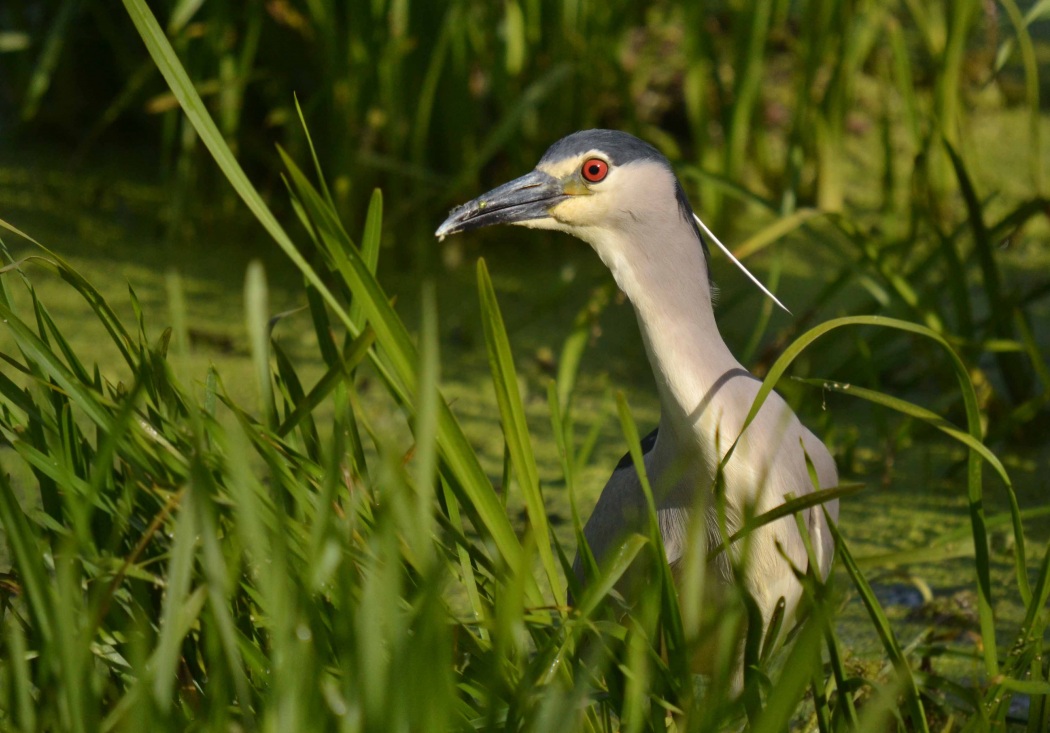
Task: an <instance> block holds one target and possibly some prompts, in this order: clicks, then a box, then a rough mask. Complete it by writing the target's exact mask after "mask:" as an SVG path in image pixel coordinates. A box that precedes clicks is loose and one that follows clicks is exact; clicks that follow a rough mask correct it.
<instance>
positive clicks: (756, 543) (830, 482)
mask: <svg viewBox="0 0 1050 733" xmlns="http://www.w3.org/2000/svg"><path fill="white" fill-rule="evenodd" d="M698 221H699V220H698V219H696V218H695V216H694V214H693V210H692V208H691V207H690V205H689V201H688V199H687V198H686V196H685V192H684V191H683V190H682V186H681V184H680V183H679V182H678V179H677V178H676V177H675V174H674V171H673V170H672V169H671V165H670V163H669V162H668V161H667V159H666V158H665V157H664V156H663V155H661V154H660V153H659V151H657V150H656V148H654V147H653V146H651V145H649V144H648V143H645V142H643V141H641V140H639V139H638V138H636V137H634V136H632V135H628V134H626V133H623V132H616V131H612V130H586V131H583V132H576V133H573V134H572V135H569V136H568V137H565V138H563V139H561V140H559V141H558V142H556V143H555V144H554V145H552V146H551V147H550V149H549V150H548V151H547V152H546V154H545V155H544V156H543V158H542V159H541V160H540V162H539V165H537V166H536V169H535V170H533V171H532V172H531V173H528V174H526V175H524V176H522V177H521V178H518V179H517V180H514V181H511V182H510V183H506V184H504V185H502V186H500V187H498V188H496V189H494V190H492V191H489V192H488V193H486V194H484V195H483V196H480V197H478V198H476V199H475V200H473V201H471V202H470V203H468V204H465V205H464V206H461V207H459V208H457V209H455V210H454V211H453V212H452V214H451V215H450V216H449V218H448V219H447V220H446V221H445V223H444V224H442V225H441V227H440V228H439V229H438V230H437V232H436V234H437V236H438V237H444V236H445V235H448V234H454V233H456V232H462V231H467V230H470V229H475V228H478V227H484V226H490V225H493V224H519V225H521V226H526V227H531V228H534V229H555V230H558V231H562V232H568V233H569V234H572V235H574V236H576V237H579V238H580V239H582V240H583V241H585V242H587V243H588V244H590V245H591V247H592V248H594V251H595V252H597V253H598V256H599V257H601V259H602V262H604V263H605V265H606V266H607V267H608V268H609V270H611V271H612V274H613V277H614V278H615V279H616V283H617V285H619V286H620V289H621V290H623V292H624V293H625V294H626V295H627V297H628V298H629V299H630V301H631V304H632V305H633V306H634V311H635V314H636V316H637V318H638V324H639V326H640V327H641V332H642V338H643V340H644V343H645V350H646V352H647V353H648V356H649V363H650V364H651V365H652V369H653V376H654V377H655V378H656V386H657V389H658V391H659V396H660V406H661V416H660V424H659V427H658V429H657V430H656V431H654V432H653V434H652V435H650V436H649V437H648V438H647V439H646V440H645V441H644V442H643V449H644V450H645V456H644V463H645V469H646V472H647V475H648V477H649V479H650V483H651V485H652V488H653V494H654V498H655V501H656V508H657V519H658V524H659V528H660V534H661V537H662V540H663V545H664V550H665V551H666V553H667V561H668V563H669V564H670V566H671V568H672V570H673V571H675V572H678V573H680V572H681V569H682V568H683V567H684V566H685V564H686V563H685V562H684V560H685V558H686V557H687V556H688V555H689V553H692V552H701V553H705V552H706V551H707V550H708V549H710V546H711V545H712V544H718V543H719V542H720V541H721V538H722V537H723V536H724V535H723V529H722V528H721V527H720V526H719V522H720V520H719V517H718V508H717V506H716V504H717V503H716V502H715V501H714V500H713V499H712V498H711V497H712V495H713V492H714V487H715V475H716V471H717V469H718V466H719V462H720V461H722V459H723V457H724V456H725V454H726V451H727V450H728V449H729V447H730V445H731V444H732V443H733V441H734V440H735V439H736V437H737V436H738V435H739V434H740V430H741V428H742V426H743V423H744V420H745V418H746V416H747V413H748V411H749V410H750V408H751V405H752V403H753V400H754V398H755V395H756V394H757V392H758V389H759V386H760V382H759V380H758V379H756V378H755V377H754V376H753V375H751V374H750V373H749V372H748V371H747V370H746V369H745V368H744V367H742V366H741V365H740V363H739V362H738V361H737V360H736V359H735V358H734V357H733V355H732V354H731V353H730V351H729V348H728V347H727V346H726V344H725V342H724V341H723V340H722V337H721V335H720V334H719V332H718V327H717V325H716V324H715V317H714V311H713V309H712V303H711V285H710V282H709V279H708V263H707V257H708V253H707V247H706V245H705V244H704V240H703V237H702V236H701V234H700V231H699V229H698V228H697V222H698ZM807 456H808V459H809V462H810V464H811V465H812V467H813V468H814V469H815V474H816V483H818V484H819V487H820V488H821V489H828V488H833V487H835V486H836V485H837V483H838V477H837V472H836V470H835V463H834V461H833V460H832V458H831V455H830V453H829V452H828V449H827V448H826V447H824V444H823V443H822V442H821V441H820V440H818V439H817V438H816V437H815V436H814V435H813V433H811V432H810V431H809V430H807V429H806V428H805V427H804V426H803V425H802V424H801V423H800V422H799V420H798V418H797V417H796V416H795V414H794V413H793V412H792V411H791V408H789V407H788V406H787V404H786V403H785V402H784V400H783V399H782V398H781V397H780V396H779V395H777V394H776V393H775V392H774V393H772V394H770V395H769V397H768V398H767V399H766V401H765V403H764V404H763V405H762V408H761V410H760V411H759V413H758V415H757V417H756V418H755V420H754V421H753V422H752V423H751V424H750V425H749V426H748V428H747V430H746V431H745V432H744V433H743V435H742V436H741V438H740V440H739V443H738V445H737V446H736V448H735V451H734V453H733V455H732V456H731V458H730V459H729V461H728V462H727V463H726V465H725V467H724V473H723V477H722V480H723V481H724V483H723V487H724V510H725V513H724V521H725V523H726V527H725V529H726V530H728V532H729V533H733V532H735V531H736V530H738V529H740V528H741V527H742V525H743V523H744V521H745V520H746V518H747V517H751V516H756V515H759V514H762V513H764V512H768V511H769V510H771V509H773V508H775V507H777V506H779V505H781V504H783V503H784V502H785V501H786V500H787V498H788V497H789V495H792V496H796V497H798V496H802V495H803V494H807V493H809V492H811V491H813V490H814V480H813V479H812V478H811V475H810V471H809V469H808V467H807ZM705 492H706V493H705ZM825 506H826V507H827V509H828V510H829V513H830V514H831V515H832V516H833V517H837V515H838V505H837V502H834V501H832V502H828V503H827V504H825ZM697 507H703V508H704V511H705V512H706V515H705V517H704V521H705V530H706V531H705V532H704V534H706V537H704V538H703V539H704V541H703V542H701V543H698V544H700V545H704V546H700V547H691V546H689V543H688V542H687V539H688V537H689V536H690V532H689V528H690V513H691V512H693V511H694V509H695V508H697ZM802 516H803V519H804V522H805V525H806V527H807V529H808V532H809V536H810V538H811V540H812V546H813V550H814V554H815V557H816V561H817V564H818V566H819V567H818V568H816V569H817V570H818V572H819V574H820V576H821V577H826V576H827V573H828V570H829V567H830V564H831V559H832V554H833V542H832V538H831V536H830V532H829V530H828V527H827V523H826V520H825V518H824V513H823V511H822V509H821V507H820V506H814V507H812V508H808V509H805V510H803V512H802ZM646 517H647V511H646V501H645V498H644V494H643V492H642V488H641V484H640V482H639V479H638V475H637V473H636V472H635V469H634V467H633V465H632V462H631V461H630V459H629V458H627V457H625V460H622V461H621V462H620V463H619V465H618V466H617V467H616V469H615V470H614V471H613V474H612V477H611V478H610V479H609V482H608V484H606V486H605V489H604V491H602V494H601V497H600V498H599V499H598V504H597V506H595V508H594V512H593V513H592V514H591V517H590V519H589V520H588V521H587V524H586V527H585V529H584V535H585V536H586V539H587V542H588V543H589V544H590V547H591V549H592V551H593V552H594V555H595V558H596V559H597V560H598V562H599V563H601V561H602V560H603V558H605V557H607V556H608V555H609V553H610V552H612V551H613V550H615V549H616V547H617V546H618V544H619V543H620V542H621V541H622V540H623V539H624V537H625V536H626V534H627V533H628V532H641V533H643V534H644V533H645V528H646V526H647V524H646V522H647V519H646ZM693 536H696V534H695V533H694V535H693ZM734 547H736V546H734ZM747 547H748V550H747V557H746V558H745V559H744V560H743V561H742V562H741V563H740V564H739V565H738V570H739V568H742V571H740V574H741V575H743V577H739V578H736V580H737V582H740V583H742V584H743V586H744V587H745V588H746V590H747V591H748V592H749V593H750V594H751V596H752V597H753V598H754V599H755V601H756V602H757V603H758V606H759V609H760V610H761V613H762V617H763V619H764V622H765V623H766V624H768V623H769V622H770V619H771V616H772V615H773V612H774V609H775V608H776V606H777V604H778V602H779V600H780V599H781V598H783V599H784V602H785V608H786V613H785V616H784V621H785V623H784V624H783V627H782V628H785V629H786V628H790V623H791V621H792V619H793V617H794V615H795V611H796V609H797V607H798V602H799V600H800V598H801V595H802V586H801V585H800V583H799V582H798V580H797V579H796V576H795V574H794V573H793V572H792V569H791V566H790V565H789V562H790V563H792V564H794V565H795V567H797V568H806V567H807V565H808V560H807V554H806V550H805V545H804V542H803V539H802V536H801V534H800V533H799V530H798V525H797V523H796V521H795V518H794V517H793V516H786V517H783V518H781V519H778V520H776V521H773V522H771V523H769V524H766V525H764V526H762V527H760V528H759V529H757V530H755V531H754V532H752V533H751V535H750V540H749V543H747ZM734 551H737V550H734ZM575 568H576V573H577V575H578V576H580V575H581V574H582V563H581V560H580V555H579V553H577V557H576V563H575ZM708 568H709V569H708V577H710V578H713V579H714V580H715V581H716V582H715V583H710V582H709V583H708V584H707V585H708V586H709V588H710V586H712V585H715V586H717V584H718V583H725V584H728V583H732V582H733V569H732V562H731V561H730V558H728V557H727V556H726V553H721V554H720V555H718V557H717V558H715V560H714V561H713V562H712V564H711V565H710V566H708ZM712 597H714V596H712ZM703 666H704V665H703V663H702V660H698V668H701V669H702V668H703Z"/></svg>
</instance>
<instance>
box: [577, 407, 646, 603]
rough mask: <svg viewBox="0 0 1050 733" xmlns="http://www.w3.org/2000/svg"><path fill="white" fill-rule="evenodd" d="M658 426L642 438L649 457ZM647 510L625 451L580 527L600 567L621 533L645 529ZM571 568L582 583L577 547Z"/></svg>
mask: <svg viewBox="0 0 1050 733" xmlns="http://www.w3.org/2000/svg"><path fill="white" fill-rule="evenodd" d="M657 430H658V428H657V429H654V430H653V431H652V432H651V433H649V434H648V435H646V436H645V437H644V438H642V441H641V446H642V454H643V458H645V459H648V458H649V457H650V454H651V453H652V450H653V447H654V446H655V445H656V437H657ZM646 512H647V510H646V506H645V495H644V494H643V493H642V485H641V482H640V481H639V480H638V474H637V472H636V471H635V470H634V463H633V461H632V460H631V454H630V452H628V453H626V454H624V456H623V458H621V459H620V461H619V463H617V464H616V468H614V469H613V473H612V476H610V477H609V481H608V482H607V483H606V484H605V488H604V489H602V494H601V496H599V497H598V503H597V504H595V506H594V511H592V512H591V516H590V518H589V519H588V520H587V523H586V525H585V526H584V528H583V536H584V538H585V539H586V541H587V544H588V546H590V548H591V552H592V553H593V555H594V559H595V560H596V561H597V563H598V565H599V567H600V566H601V564H602V561H603V560H604V558H605V556H606V554H607V553H608V552H609V551H610V550H612V549H614V548H615V547H617V546H619V543H620V541H621V540H622V539H623V538H624V537H626V536H627V535H628V534H630V533H632V532H644V531H645V527H646V522H647V521H648V519H647V516H646ZM572 569H573V574H574V575H575V576H576V579H577V580H578V581H579V582H580V583H581V584H583V583H584V581H585V578H584V564H583V556H582V554H581V552H580V551H579V550H577V551H576V559H575V560H574V561H573V563H572ZM570 602H571V599H570Z"/></svg>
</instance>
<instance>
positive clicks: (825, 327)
mask: <svg viewBox="0 0 1050 733" xmlns="http://www.w3.org/2000/svg"><path fill="white" fill-rule="evenodd" d="M846 326H879V327H882V328H892V329H896V330H899V331H905V332H907V333H913V334H916V335H919V336H924V337H926V338H928V339H931V340H932V341H934V342H936V343H937V344H939V345H940V346H941V347H942V348H943V349H944V351H945V352H946V353H947V355H948V357H949V361H950V363H951V365H952V369H953V371H954V372H955V376H956V378H957V380H958V382H959V391H960V393H961V395H962V398H963V405H964V406H965V408H966V423H967V431H968V432H969V434H970V435H971V436H972V437H973V438H974V440H977V441H980V439H981V414H980V409H979V408H978V406H977V393H976V391H975V389H974V386H973V383H972V382H971V381H970V375H969V372H968V371H967V369H966V365H965V364H963V362H962V360H961V359H960V358H959V356H958V354H956V353H955V350H954V349H952V347H951V346H950V345H949V344H948V342H947V341H945V339H944V337H942V336H941V335H940V334H938V333H937V332H935V331H933V330H931V329H929V328H926V327H925V326H920V325H919V324H916V323H910V322H908V321H901V320H898V319H896V318H884V317H880V316H852V317H847V318H835V319H832V320H830V321H827V322H825V323H822V324H820V325H819V326H815V327H814V328H811V329H810V330H809V331H806V333H804V334H802V335H801V336H799V337H798V338H797V339H795V341H794V342H792V344H791V345H790V346H789V347H788V348H787V349H785V350H784V353H783V354H781V355H780V357H779V358H778V359H777V360H776V362H774V364H773V366H772V367H770V369H769V373H768V374H767V375H766V377H765V379H764V380H762V386H761V387H760V388H759V390H758V394H757V395H755V400H754V403H753V404H752V406H751V410H750V411H749V412H748V414H747V418H746V419H745V420H744V424H743V426H742V427H741V429H740V435H738V436H737V438H736V440H734V442H733V445H731V446H730V448H729V450H728V451H727V452H726V455H725V457H724V458H723V459H722V463H721V470H724V468H725V465H726V464H727V463H728V462H729V461H730V459H731V458H732V456H733V452H734V450H735V448H736V446H737V444H738V443H739V441H740V437H741V436H742V435H743V434H744V432H745V431H746V430H747V428H748V426H749V425H750V424H751V422H752V421H753V420H754V419H755V416H757V415H758V411H759V410H760V409H761V407H762V404H763V403H764V402H765V400H766V397H768V396H769V393H770V392H772V391H773V387H774V386H775V385H776V383H777V382H778V381H779V380H780V378H781V377H782V376H783V375H784V373H785V372H786V371H787V368H788V367H789V366H790V365H791V363H792V362H793V361H794V360H795V359H796V358H797V357H798V355H799V354H801V353H802V352H803V351H805V350H806V349H807V348H808V347H809V346H810V344H812V343H813V342H814V341H816V340H817V339H818V338H820V337H821V336H824V335H826V334H828V333H829V332H831V331H834V330H835V329H838V328H843V327H846ZM1006 490H1007V493H1008V494H1009V495H1010V496H1011V497H1013V496H1014V492H1013V488H1012V486H1011V485H1010V484H1009V483H1008V484H1006ZM967 493H968V497H967V498H968V501H969V505H970V524H971V528H972V531H973V538H974V549H975V552H976V561H975V563H974V565H975V571H976V575H977V598H978V603H977V606H978V612H979V616H980V623H981V636H982V638H983V642H984V663H985V673H986V674H987V675H988V676H989V677H994V676H995V675H997V674H998V673H999V657H998V651H997V647H996V642H995V617H994V614H993V611H992V603H991V587H992V583H991V570H990V567H991V561H990V558H989V555H988V532H987V527H986V526H985V520H984V501H983V490H982V488H981V455H980V454H979V453H978V452H977V451H976V450H973V449H970V450H968V454H967ZM1015 505H1016V499H1012V501H1011V506H1015ZM1016 540H1017V542H1018V543H1023V542H1024V537H1023V536H1021V537H1017V538H1016Z"/></svg>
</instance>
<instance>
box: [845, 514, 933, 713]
mask: <svg viewBox="0 0 1050 733" xmlns="http://www.w3.org/2000/svg"><path fill="white" fill-rule="evenodd" d="M825 515H827V512H825ZM827 520H828V527H829V528H830V529H831V533H832V535H833V536H834V538H835V551H836V553H837V554H838V556H839V557H840V558H842V564H843V565H844V566H845V568H846V572H847V573H849V576H850V578H851V579H852V580H853V585H854V586H855V587H856V589H857V592H858V593H859V594H860V599H861V601H863V603H864V607H865V608H866V609H867V611H868V616H869V617H870V618H871V621H872V624H873V625H874V627H875V630H876V631H877V632H878V634H879V639H881V641H882V646H883V648H884V649H885V650H886V654H887V655H888V656H889V658H890V661H891V662H892V663H893V668H894V669H895V670H896V672H897V675H898V677H899V678H900V682H901V685H902V686H903V692H904V697H905V707H906V709H907V710H908V714H909V716H910V717H911V724H912V725H913V726H914V728H915V730H919V731H928V730H929V728H928V727H927V724H926V713H925V711H924V710H923V705H922V699H921V697H920V695H919V688H918V687H917V686H916V684H915V678H914V676H913V675H912V671H911V666H910V665H909V664H908V660H907V659H906V658H905V656H904V652H903V651H902V650H901V646H900V643H899V642H898V641H897V636H896V634H894V633H893V628H892V627H891V626H890V622H889V619H887V618H886V614H885V612H883V610H882V606H880V605H879V601H878V599H877V598H876V597H875V593H874V591H872V589H871V586H870V585H869V584H868V581H867V580H866V579H865V578H864V574H863V573H862V572H861V571H860V568H858V567H857V563H856V562H854V560H853V554H852V553H851V552H850V550H849V547H848V546H847V545H846V541H845V539H844V538H843V537H842V534H841V533H840V532H839V529H838V527H836V526H835V522H834V521H832V519H831V517H830V516H827Z"/></svg>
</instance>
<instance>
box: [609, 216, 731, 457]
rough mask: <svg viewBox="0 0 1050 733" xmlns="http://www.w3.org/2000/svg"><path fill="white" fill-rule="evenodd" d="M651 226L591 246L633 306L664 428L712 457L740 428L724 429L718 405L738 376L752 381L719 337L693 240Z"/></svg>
mask: <svg viewBox="0 0 1050 733" xmlns="http://www.w3.org/2000/svg"><path fill="white" fill-rule="evenodd" d="M651 224H652V223H651V222H647V223H646V224H645V225H644V226H643V225H641V224H639V226H638V227H636V228H633V231H632V229H626V230H621V231H619V232H617V233H615V234H610V233H608V232H602V234H603V235H605V236H603V237H602V240H603V241H598V242H594V241H592V244H593V245H594V248H595V250H596V251H597V252H598V254H599V255H600V256H601V257H602V259H603V260H604V261H605V264H606V265H607V266H608V267H609V269H610V270H611V271H612V273H613V276H614V277H615V278H616V282H617V284H618V285H619V286H620V289H621V290H623V291H624V293H625V294H626V295H627V297H628V298H629V299H630V301H631V303H632V304H633V305H634V310H635V314H636V316H637V318H638V324H639V326H640V328H641V332H642V338H643V340H644V342H645V349H646V352H647V353H648V356H649V363H650V365H651V366H652V369H653V376H654V377H655V379H656V386H657V389H658V391H659V394H660V403H661V408H662V413H663V414H662V416H661V429H662V430H666V429H668V428H669V429H670V430H671V432H672V433H673V434H674V436H675V442H677V443H679V444H683V443H686V442H688V443H693V444H694V445H696V444H699V446H700V447H701V448H702V449H706V451H707V452H710V451H711V449H712V448H713V447H715V446H716V445H717V443H718V442H727V440H728V441H731V440H732V438H733V437H735V434H734V435H733V436H728V438H727V435H726V430H727V429H734V428H735V427H737V426H732V425H726V424H721V426H720V423H722V416H723V415H722V409H721V405H720V404H719V403H720V402H721V401H722V400H723V399H724V398H725V396H726V395H727V394H729V393H730V392H731V391H732V387H733V384H732V383H733V382H734V381H737V380H735V378H736V377H743V376H745V375H747V376H749V375H748V373H747V372H746V370H744V369H743V367H741V366H740V363H739V362H738V361H737V360H736V359H735V358H734V357H733V355H732V353H730V351H729V348H728V347H727V346H726V344H725V342H724V341H723V340H722V336H721V334H720V333H719V332H718V326H717V325H716V323H715V317H714V311H713V308H712V305H711V286H710V284H709V281H708V272H707V262H706V260H705V257H704V252H703V248H702V246H701V244H700V242H699V241H697V239H696V235H695V233H694V232H693V231H691V229H690V228H689V227H688V226H687V224H686V222H685V221H684V220H683V219H681V218H679V217H673V220H672V221H670V222H668V221H666V220H664V221H663V222H661V224H660V225H658V226H655V227H654V226H651ZM720 430H721V433H722V435H721V437H719V431H720ZM727 447H728V445H725V446H723V447H722V450H725V448H727ZM711 458H713V459H714V460H715V461H716V462H717V460H718V458H717V457H714V456H708V459H709V461H710V459H711Z"/></svg>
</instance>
